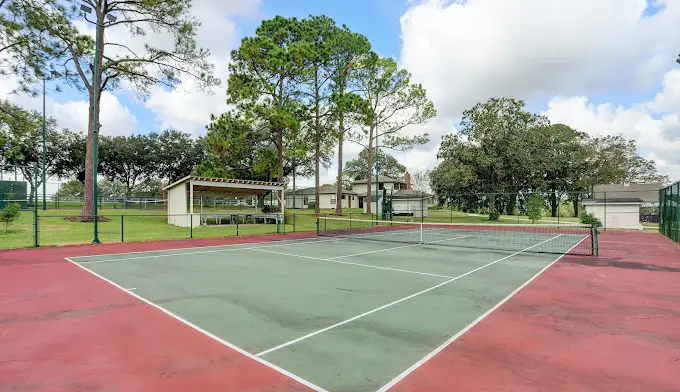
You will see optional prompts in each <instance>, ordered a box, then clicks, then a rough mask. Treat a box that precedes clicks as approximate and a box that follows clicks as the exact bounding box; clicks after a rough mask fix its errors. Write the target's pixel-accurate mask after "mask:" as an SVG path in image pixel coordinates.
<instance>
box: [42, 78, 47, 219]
mask: <svg viewBox="0 0 680 392" xmlns="http://www.w3.org/2000/svg"><path fill="white" fill-rule="evenodd" d="M42 82H43V96H42V98H43V102H42V105H43V107H42V109H43V113H42V188H43V189H42V191H43V192H42V193H43V195H42V196H43V197H42V209H43V211H45V210H46V209H47V201H46V198H45V193H46V189H47V184H46V183H45V161H46V158H45V154H46V153H45V145H46V143H45V137H46V135H45V134H46V133H47V132H46V128H47V127H46V124H45V121H46V120H45V75H43V77H42Z"/></svg>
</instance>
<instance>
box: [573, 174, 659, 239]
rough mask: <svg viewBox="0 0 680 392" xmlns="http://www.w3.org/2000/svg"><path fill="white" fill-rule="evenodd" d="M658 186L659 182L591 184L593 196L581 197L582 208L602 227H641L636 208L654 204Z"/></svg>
mask: <svg viewBox="0 0 680 392" xmlns="http://www.w3.org/2000/svg"><path fill="white" fill-rule="evenodd" d="M659 189H661V184H629V183H626V184H602V185H595V186H594V187H593V198H592V199H586V200H583V207H584V208H585V210H586V212H588V213H591V214H593V215H594V216H595V217H596V218H598V219H599V220H600V221H601V222H602V226H603V227H604V228H606V229H633V230H642V229H643V227H642V225H641V224H640V207H641V206H642V205H643V204H648V205H649V204H656V203H658V200H659Z"/></svg>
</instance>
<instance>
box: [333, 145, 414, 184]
mask: <svg viewBox="0 0 680 392" xmlns="http://www.w3.org/2000/svg"><path fill="white" fill-rule="evenodd" d="M369 155H370V154H369V152H368V149H363V150H361V152H360V153H359V155H358V156H357V158H356V159H353V160H351V161H348V162H347V163H346V164H345V173H347V175H348V176H349V178H350V179H352V180H355V181H356V180H363V179H365V178H368V174H369V172H372V173H374V172H375V171H374V168H373V167H371V170H369V166H368V159H369ZM376 161H377V162H379V164H380V175H381V176H386V177H391V178H395V179H401V177H402V176H403V175H404V172H405V171H406V166H404V165H402V164H401V163H399V161H397V159H396V158H395V157H393V156H392V155H390V154H388V153H386V152H384V151H382V150H381V151H380V152H379V153H378V158H377V159H376Z"/></svg>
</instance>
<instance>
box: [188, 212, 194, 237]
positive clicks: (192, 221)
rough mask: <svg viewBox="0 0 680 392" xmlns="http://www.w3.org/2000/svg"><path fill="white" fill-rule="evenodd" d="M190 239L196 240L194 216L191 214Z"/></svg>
mask: <svg viewBox="0 0 680 392" xmlns="http://www.w3.org/2000/svg"><path fill="white" fill-rule="evenodd" d="M189 238H194V214H189Z"/></svg>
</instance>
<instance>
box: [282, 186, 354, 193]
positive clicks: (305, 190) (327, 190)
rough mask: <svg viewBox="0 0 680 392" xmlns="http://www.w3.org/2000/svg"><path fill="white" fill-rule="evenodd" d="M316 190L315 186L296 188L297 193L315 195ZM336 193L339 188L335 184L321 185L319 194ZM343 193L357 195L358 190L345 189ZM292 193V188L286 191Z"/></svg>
mask: <svg viewBox="0 0 680 392" xmlns="http://www.w3.org/2000/svg"><path fill="white" fill-rule="evenodd" d="M314 190H315V188H314V187H309V188H302V189H296V190H295V194H296V195H313V194H314V193H315V192H314ZM336 193H337V188H336V187H334V186H320V187H319V194H321V195H328V194H331V195H334V194H336ZM342 193H343V194H344V195H356V194H357V193H356V192H353V191H350V190H347V189H343V190H342ZM292 194H293V190H292V189H290V190H287V191H286V195H292Z"/></svg>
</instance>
